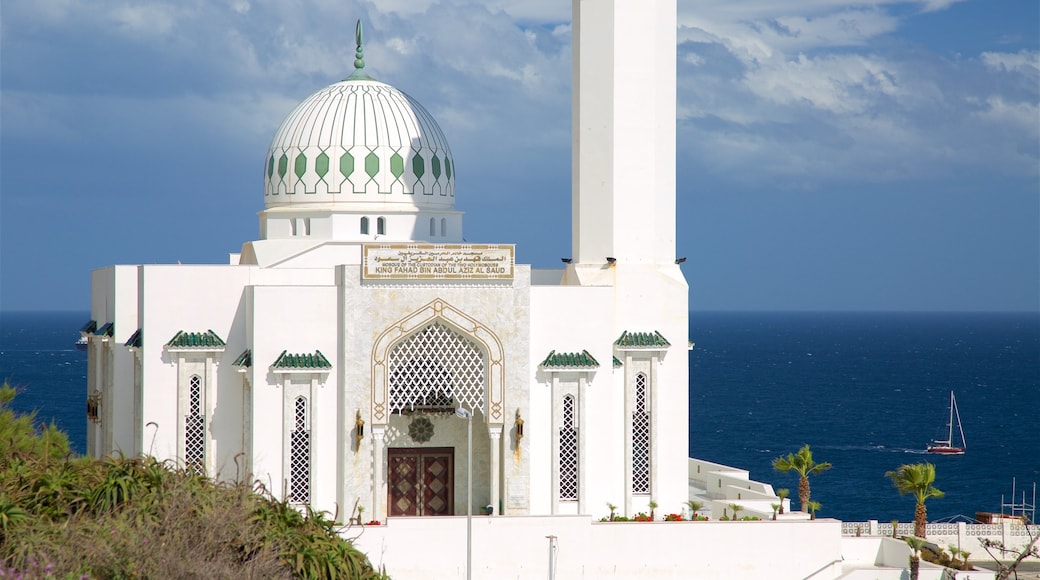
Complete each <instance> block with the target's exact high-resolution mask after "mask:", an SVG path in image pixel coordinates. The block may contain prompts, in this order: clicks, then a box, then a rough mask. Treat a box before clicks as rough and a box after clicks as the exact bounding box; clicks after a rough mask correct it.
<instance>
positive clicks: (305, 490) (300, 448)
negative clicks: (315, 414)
mask: <svg viewBox="0 0 1040 580" xmlns="http://www.w3.org/2000/svg"><path fill="white" fill-rule="evenodd" d="M294 411H295V415H294V424H293V430H292V432H291V433H290V434H289V437H290V439H289V501H291V502H293V503H307V502H309V501H310V499H311V432H310V429H308V428H307V399H305V398H303V397H296V401H295V409H294Z"/></svg>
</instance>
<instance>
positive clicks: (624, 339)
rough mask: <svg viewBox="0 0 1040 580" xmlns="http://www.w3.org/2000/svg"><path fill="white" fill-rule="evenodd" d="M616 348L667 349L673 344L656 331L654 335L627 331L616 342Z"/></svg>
mask: <svg viewBox="0 0 1040 580" xmlns="http://www.w3.org/2000/svg"><path fill="white" fill-rule="evenodd" d="M614 346H620V347H632V348H667V347H669V346H672V343H670V342H668V340H667V339H665V337H663V336H661V333H660V332H658V331H656V330H655V331H654V332H653V333H652V334H651V333H649V332H629V331H627V330H626V331H624V332H622V333H621V336H620V337H619V338H618V339H617V340H615V341H614Z"/></svg>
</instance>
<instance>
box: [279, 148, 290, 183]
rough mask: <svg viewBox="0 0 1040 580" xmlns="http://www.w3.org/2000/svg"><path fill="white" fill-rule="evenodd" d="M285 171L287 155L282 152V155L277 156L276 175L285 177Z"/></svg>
mask: <svg viewBox="0 0 1040 580" xmlns="http://www.w3.org/2000/svg"><path fill="white" fill-rule="evenodd" d="M287 171H289V157H288V156H287V155H286V154H285V153H282V156H281V157H279V158H278V177H281V178H282V179H285V174H286V172H287Z"/></svg>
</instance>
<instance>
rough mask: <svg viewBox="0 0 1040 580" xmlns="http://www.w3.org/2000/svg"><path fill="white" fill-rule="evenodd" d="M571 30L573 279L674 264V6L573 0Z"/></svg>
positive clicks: (661, 1) (671, 2)
mask: <svg viewBox="0 0 1040 580" xmlns="http://www.w3.org/2000/svg"><path fill="white" fill-rule="evenodd" d="M572 22H573V33H572V34H573V46H574V49H573V50H574V57H573V65H572V66H573V72H572V78H573V83H574V89H573V96H572V118H573V127H572V140H573V153H572V156H573V158H572V176H573V177H572V179H573V184H572V187H573V192H572V196H573V211H572V218H571V219H572V246H573V247H572V259H573V263H574V265H575V266H576V267H577V268H576V270H577V272H576V273H577V275H578V277H579V279H581V280H582V281H583V283H584V282H585V279H586V277H587V276H591V277H593V278H595V277H596V276H595V275H594V272H595V271H596V270H599V269H600V268H601V267H602V266H603V264H604V263H606V258H607V257H608V256H609V257H613V258H615V259H616V260H617V262H618V263H619V264H673V263H674V262H675V258H676V256H675V110H676V101H675V93H676V82H675V74H676V0H573V21H572ZM583 271H585V272H584V273H583ZM590 281H591V280H590Z"/></svg>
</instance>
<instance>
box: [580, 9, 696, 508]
mask: <svg viewBox="0 0 1040 580" xmlns="http://www.w3.org/2000/svg"><path fill="white" fill-rule="evenodd" d="M676 21H677V18H676V0H573V20H572V23H573V24H572V25H573V33H572V34H573V37H572V42H573V50H574V56H573V67H574V69H573V71H572V78H573V83H574V88H573V96H572V99H573V100H572V107H573V109H572V116H573V127H572V139H573V153H572V155H573V157H572V175H573V178H572V179H573V183H572V199H573V208H572V228H573V233H572V236H573V238H572V249H571V252H572V253H571V259H570V263H569V264H568V266H567V269H566V271H565V274H564V279H563V282H564V284H570V285H581V286H606V287H611V288H612V289H613V307H612V308H611V309H610V310H609V311H596V312H590V313H588V314H587V315H588V316H596V317H601V316H610V317H611V326H612V328H613V334H612V336H610V337H609V339H610V340H611V341H612V344H613V354H614V358H615V359H616V360H617V361H618V362H619V363H620V364H619V365H618V368H619V369H620V370H619V371H618V372H616V373H615V374H614V375H613V376H614V377H615V378H614V380H615V381H617V383H618V384H617V385H616V389H615V391H614V393H615V396H617V397H619V398H620V399H621V400H620V401H618V403H620V404H619V410H621V411H622V414H621V417H620V418H621V420H622V422H623V425H624V429H625V435H624V438H623V441H624V442H625V449H624V452H623V458H624V465H623V466H621V467H622V468H621V470H620V472H621V475H622V476H623V478H624V479H623V487H622V488H621V489H623V490H624V496H623V497H624V499H623V502H624V504H623V510H624V512H625V513H626V514H629V515H631V514H632V513H634V512H636V511H640V510H645V509H647V506H648V504H649V502H650V501H651V500H654V501H657V502H658V503H659V504H660V505H681V504H682V502H684V501H686V499H688V491H689V490H688V473H687V458H688V457H689V364H688V363H689V358H688V357H689V354H688V344H689V338H688V337H689V287H688V285H687V284H686V280H685V278H684V277H683V273H682V271H681V270H680V268H679V265H678V264H679V263H680V260H679V259H678V257H677V256H676V248H675V229H676V215H675V152H676V150H675V111H676V80H675V79H676Z"/></svg>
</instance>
